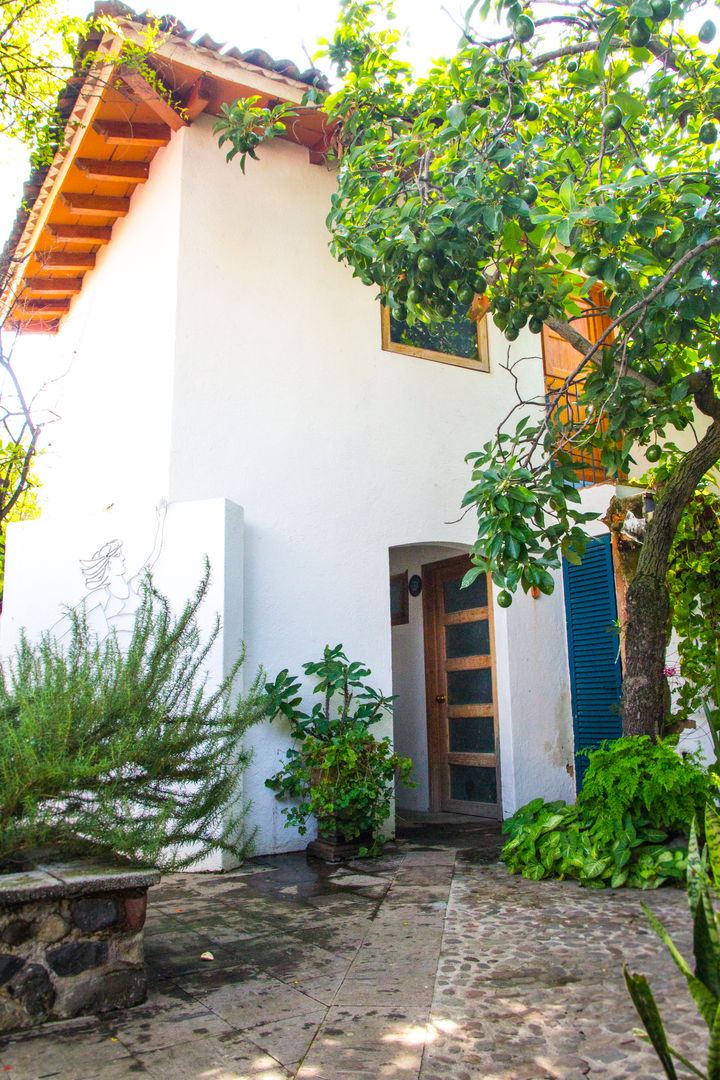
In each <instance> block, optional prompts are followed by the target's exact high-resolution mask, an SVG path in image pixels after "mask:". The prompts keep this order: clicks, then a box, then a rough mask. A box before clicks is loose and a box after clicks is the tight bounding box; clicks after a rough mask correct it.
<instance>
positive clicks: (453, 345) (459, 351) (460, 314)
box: [381, 296, 490, 371]
mask: <svg viewBox="0 0 720 1080" xmlns="http://www.w3.org/2000/svg"><path fill="white" fill-rule="evenodd" d="M487 310H488V302H487V300H486V299H485V297H484V296H482V297H481V296H476V297H475V299H474V301H473V303H472V304H471V305H470V308H469V309H468V308H467V307H466V306H465V304H458V305H457V306H456V308H455V311H454V312H453V314H452V315H451V316H450V317H449V318H447V319H443V321H442V322H441V323H423V322H416V323H414V324H413V325H412V326H408V324H407V323H406V322H403V321H402V320H400V319H395V318H394V317H393V316H392V315H391V314H390V311H389V309H388V308H386V307H383V308H382V309H381V311H382V347H383V349H384V350H385V352H397V353H403V354H404V355H405V356H419V357H421V358H422V359H423V360H434V361H436V362H437V363H440V364H454V365H455V366H456V367H464V368H471V369H472V370H473V371H489V370H490V354H489V351H488V331H487V319H486V314H487Z"/></svg>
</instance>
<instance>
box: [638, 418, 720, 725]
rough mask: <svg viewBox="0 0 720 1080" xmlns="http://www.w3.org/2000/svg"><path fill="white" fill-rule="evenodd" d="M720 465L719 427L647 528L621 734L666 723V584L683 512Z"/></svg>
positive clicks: (677, 476)
mask: <svg viewBox="0 0 720 1080" xmlns="http://www.w3.org/2000/svg"><path fill="white" fill-rule="evenodd" d="M718 459H720V421H717V420H716V421H715V422H714V423H712V424H711V425H710V427H709V428H708V430H707V432H706V434H705V435H704V436H703V438H702V439H701V440H700V442H699V443H698V444H697V445H696V446H694V447H693V449H692V450H690V451H689V452H688V453H687V454H686V455H685V456H684V457H683V458H682V460H681V461H680V463H679V464H678V465H677V467H676V468H675V471H674V472H673V473H672V474H671V475H670V477H669V478H668V480H667V481H666V482H665V485H664V487H663V489H662V492H661V493H660V496H659V499H658V502H657V506H656V508H655V512H654V514H653V517H652V520H651V521H649V522H648V526H647V530H646V532H645V538H644V540H643V545H642V548H641V550H640V558H639V560H638V568H637V573H636V575H635V577H634V578H633V580H632V582H631V583H630V588H629V589H628V594H627V623H626V625H625V671H624V674H623V699H622V715H623V732H624V734H625V735H651V736H653V737H654V736H657V735H658V734H659V733H660V731H661V730H662V725H663V721H664V720H665V708H666V705H665V696H664V693H663V687H664V682H665V680H664V675H663V669H664V667H665V650H666V647H667V632H668V628H669V620H670V601H669V598H668V590H667V585H666V582H665V578H666V575H667V569H668V559H669V556H670V548H671V547H672V543H673V540H674V539H675V533H676V531H677V527H678V524H679V522H680V518H681V516H682V512H683V510H684V509H685V506H686V505H687V503H688V502H689V501H690V499H691V498H692V495H693V493H694V491H695V488H696V487H697V485H698V484H699V483H700V480H701V479H702V478H703V476H704V475H705V473H706V472H707V471H708V469H710V468H712V466H713V465H714V464H715V463H716V462H717V461H718Z"/></svg>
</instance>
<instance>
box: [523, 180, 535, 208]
mask: <svg viewBox="0 0 720 1080" xmlns="http://www.w3.org/2000/svg"><path fill="white" fill-rule="evenodd" d="M537 197H538V189H537V186H536V185H535V184H532V183H528V184H525V186H524V187H523V188H522V190H521V191H520V198H521V199H522V200H523V202H526V203H527V204H528V206H532V205H533V203H534V202H535V200H536V199H537Z"/></svg>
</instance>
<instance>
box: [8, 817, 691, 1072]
mask: <svg viewBox="0 0 720 1080" xmlns="http://www.w3.org/2000/svg"><path fill="white" fill-rule="evenodd" d="M438 829H439V826H438V825H437V823H435V832H434V833H433V842H432V843H429V842H425V843H423V842H422V840H421V838H419V837H418V838H416V837H414V838H413V841H412V842H406V843H398V844H397V845H394V846H393V847H392V848H389V849H388V852H387V854H385V855H384V856H383V857H382V858H381V859H379V860H375V861H372V860H356V861H354V862H353V863H352V864H347V865H345V866H343V867H341V868H338V867H324V866H322V865H320V864H318V863H316V862H315V861H310V862H309V861H308V860H307V859H306V858H305V857H304V855H300V854H298V855H286V856H277V857H272V858H263V859H259V860H256V861H250V862H249V863H248V864H246V865H245V866H244V867H242V868H241V869H240V870H238V871H233V872H231V873H229V874H222V875H196V876H192V875H182V874H175V875H169V876H168V877H166V878H165V879H163V882H162V884H161V885H160V886H159V887H158V888H157V889H156V890H154V894H153V898H152V901H151V905H150V909H149V913H148V922H147V929H146V933H147V939H146V942H147V957H148V963H149V981H150V986H151V990H150V996H149V999H148V1002H147V1004H146V1005H143V1006H141V1007H139V1008H136V1009H130V1010H126V1011H124V1012H117V1013H111V1014H105V1016H103V1017H102V1018H101V1019H89V1020H88V1019H83V1020H77V1021H67V1022H65V1023H63V1024H54V1025H48V1026H46V1027H45V1028H43V1029H40V1030H37V1031H35V1032H33V1033H32V1035H27V1036H24V1037H18V1038H14V1039H8V1040H5V1041H4V1042H1V1043H0V1074H3V1075H7V1076H8V1077H9V1078H10V1080H133V1078H134V1077H138V1078H142V1077H148V1078H150V1080H290V1078H293V1080H376V1078H379V1080H385V1078H387V1080H402V1078H408V1080H586V1078H588V1077H589V1078H590V1080H651V1078H652V1080H658V1077H659V1075H660V1068H659V1065H658V1063H657V1062H656V1059H655V1057H654V1054H653V1053H652V1051H651V1050H649V1049H648V1048H646V1047H645V1046H644V1045H643V1044H642V1043H641V1042H639V1041H638V1039H637V1038H636V1037H635V1036H634V1035H633V1034H632V1029H633V1028H634V1027H636V1026H637V1024H638V1020H637V1017H636V1016H635V1014H634V1010H633V1007H632V1004H631V1002H630V1000H629V997H628V995H627V992H626V989H625V986H624V982H623V979H622V972H621V968H622V963H623V961H625V960H627V961H628V962H629V964H630V966H631V967H632V968H633V969H635V970H638V971H640V972H642V973H644V974H646V975H647V976H648V978H649V979H650V983H651V985H652V987H653V990H655V991H656V996H657V997H658V1000H659V1002H660V1006H661V1011H662V1012H663V1014H664V1015H666V1017H667V1019H668V1027H669V1030H670V1031H671V1033H672V1037H673V1039H674V1040H675V1041H676V1043H677V1045H678V1046H679V1048H681V1049H684V1050H685V1051H687V1052H688V1054H689V1056H690V1057H691V1059H692V1060H695V1059H697V1058H700V1057H701V1056H702V1054H701V1053H699V1048H701V1047H702V1048H704V1046H705V1045H706V1033H705V1030H704V1025H702V1023H701V1022H698V1019H697V1015H696V1013H695V1010H694V1007H693V1006H692V1003H691V1002H689V995H688V994H687V990H686V986H685V982H684V979H682V977H681V976H679V975H678V973H677V972H676V970H675V968H674V965H673V964H672V962H671V960H670V959H669V957H668V955H667V953H666V951H665V950H664V948H663V946H662V945H661V943H660V942H659V941H658V940H657V938H656V937H655V935H654V934H653V932H652V930H651V929H650V927H649V926H648V924H647V920H646V919H645V916H644V915H643V913H642V911H641V909H640V901H644V902H646V903H647V904H648V906H649V907H650V908H651V909H652V910H653V911H654V912H655V913H656V914H658V915H659V917H660V918H661V919H662V920H663V921H664V922H665V923H666V925H667V926H668V929H669V930H670V932H671V933H672V934H673V935H674V936H675V937H676V939H677V941H678V944H679V945H680V947H681V948H682V949H683V950H684V951H685V953H686V955H689V954H690V951H691V945H690V935H689V926H688V919H687V909H686V902H685V898H684V895H683V894H682V893H681V892H679V891H676V890H660V891H658V892H654V893H649V894H648V893H638V892H636V891H634V890H620V891H618V892H614V893H613V892H610V891H590V890H583V889H580V888H579V887H578V886H577V885H575V884H574V883H563V882H531V881H524V880H522V879H520V878H514V877H511V876H510V875H509V874H508V873H507V871H506V870H505V868H504V867H503V866H502V865H501V864H498V863H497V862H495V861H494V855H495V853H496V851H497V847H498V838H497V829H496V827H493V826H491V827H485V828H482V827H479V826H478V824H477V823H473V824H471V825H469V826H468V831H467V833H466V834H465V835H463V836H452V835H450V836H448V838H447V841H446V842H443V841H442V839H438V836H439V835H441V834H439V833H438ZM154 901H157V902H154ZM206 949H209V951H211V952H212V954H213V956H214V959H213V960H212V961H204V960H202V959H201V954H202V952H204V951H205V950H206Z"/></svg>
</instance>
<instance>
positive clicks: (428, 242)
mask: <svg viewBox="0 0 720 1080" xmlns="http://www.w3.org/2000/svg"><path fill="white" fill-rule="evenodd" d="M418 244H419V245H420V248H421V250H422V251H424V252H425V253H426V254H429V253H430V252H431V251H434V250H435V236H434V235H433V233H431V232H430V230H429V229H423V231H422V232H421V233H420V239H419V240H418Z"/></svg>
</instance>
